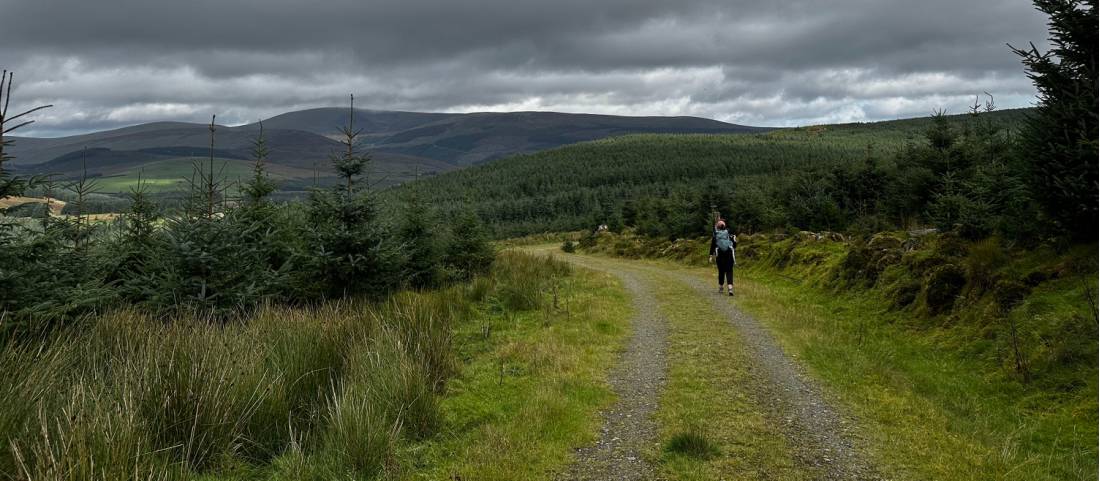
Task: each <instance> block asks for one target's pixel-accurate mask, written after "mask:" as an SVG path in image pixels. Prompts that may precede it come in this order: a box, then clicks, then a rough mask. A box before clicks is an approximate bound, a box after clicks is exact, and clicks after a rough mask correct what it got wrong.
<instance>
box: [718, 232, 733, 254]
mask: <svg viewBox="0 0 1100 481" xmlns="http://www.w3.org/2000/svg"><path fill="white" fill-rule="evenodd" d="M714 243H715V244H716V245H717V246H718V250H720V251H722V252H726V251H728V250H730V249H732V248H733V240H731V239H730V231H728V230H716V231H714Z"/></svg>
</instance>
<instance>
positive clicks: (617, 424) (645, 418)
mask: <svg viewBox="0 0 1100 481" xmlns="http://www.w3.org/2000/svg"><path fill="white" fill-rule="evenodd" d="M568 260H569V261H571V262H574V263H576V264H580V265H582V266H584V267H588V268H592V269H597V270H601V271H605V272H609V273H611V274H613V275H615V276H617V277H618V278H619V279H620V280H622V282H623V287H625V288H626V289H627V291H629V292H630V295H631V297H632V298H633V304H634V309H635V311H634V317H633V319H632V320H631V325H632V329H633V333H632V335H631V339H630V343H629V345H628V346H627V347H626V350H625V351H624V352H623V353H622V355H621V357H620V359H619V364H618V365H617V366H616V367H615V368H614V369H613V370H612V371H611V373H610V376H609V381H610V383H611V388H612V389H613V390H614V391H615V394H616V395H617V396H618V400H617V401H616V402H615V404H614V405H613V406H612V407H611V408H610V409H608V410H606V411H604V412H603V413H601V414H602V417H603V427H602V428H601V431H600V437H599V440H597V441H596V444H594V445H591V446H585V447H583V448H580V449H577V451H576V452H575V454H574V462H573V464H572V465H571V466H569V468H568V469H567V470H566V471H565V472H564V473H563V474H562V476H559V479H562V480H636V479H654V478H656V476H657V475H656V472H655V470H654V468H653V466H651V465H650V464H649V463H648V462H647V461H646V460H645V458H644V456H643V454H644V453H645V451H647V450H651V448H652V447H654V446H655V445H656V443H657V423H656V421H655V420H654V419H653V413H654V412H655V411H656V410H657V400H658V399H659V397H660V393H661V389H662V388H663V387H664V383H665V374H666V371H667V364H666V362H665V347H666V344H667V343H666V336H665V334H666V330H667V321H666V320H665V319H664V318H663V317H662V316H661V315H660V314H659V311H658V309H657V305H656V303H655V302H654V300H653V296H652V295H650V294H649V290H647V289H645V286H644V285H643V284H642V282H641V281H640V280H639V279H638V278H637V277H636V276H634V275H633V274H631V273H630V272H627V271H624V270H622V269H616V268H614V267H612V266H610V265H608V264H605V263H602V262H591V261H589V260H588V259H583V258H578V257H572V256H570V257H568Z"/></svg>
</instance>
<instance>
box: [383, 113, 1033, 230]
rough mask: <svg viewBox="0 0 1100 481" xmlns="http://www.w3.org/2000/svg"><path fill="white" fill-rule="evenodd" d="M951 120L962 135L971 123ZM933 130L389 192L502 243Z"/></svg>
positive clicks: (680, 146) (843, 131)
mask: <svg viewBox="0 0 1100 481" xmlns="http://www.w3.org/2000/svg"><path fill="white" fill-rule="evenodd" d="M1026 112H1027V109H1016V110H1003V111H996V112H992V113H989V114H982V116H981V117H980V118H979V119H977V121H978V122H990V123H993V124H995V125H997V126H998V127H1000V128H1007V129H1013V128H1015V127H1016V126H1018V125H1019V124H1020V123H1021V122H1022V121H1023V119H1024V115H1025V113H1026ZM949 120H950V122H951V123H952V124H954V125H956V126H957V127H958V128H960V129H961V128H963V127H964V126H965V125H966V124H967V122H968V121H969V117H968V116H966V115H955V116H950V117H949ZM931 125H932V121H931V119H929V118H916V119H904V120H894V121H886V122H869V123H851V124H835V125H816V126H808V127H801V128H790V129H779V130H773V131H769V132H765V133H759V134H750V135H694V134H692V135H666V134H642V135H628V136H621V137H614V138H607V139H602V140H596V141H592V142H583V143H578V144H574V145H568V146H564V147H559V148H556V149H551V150H545V151H541V152H538V153H534V154H527V155H519V156H516V157H512V158H507V159H500V160H495V161H492V162H487V163H484V164H481V165H477V166H473V167H470V168H467V169H463V170H461V171H456V172H449V173H446V174H443V175H439V176H435V177H432V178H427V179H422V180H420V181H417V182H410V183H406V184H404V185H402V186H400V187H397V188H395V189H391V190H390V191H389V192H387V193H386V195H389V196H391V198H394V199H400V198H402V197H403V193H405V192H407V191H409V190H410V189H416V191H417V192H418V196H419V197H420V198H421V199H422V200H425V201H426V202H427V203H428V204H430V205H436V206H441V209H443V210H444V211H446V210H448V209H451V208H453V207H454V206H460V205H463V204H466V203H467V202H469V203H471V204H472V205H473V207H474V208H475V209H476V210H477V212H478V213H479V214H480V215H481V217H482V218H483V219H485V220H486V222H487V223H489V224H490V225H491V226H492V227H493V229H494V230H495V233H496V235H498V236H500V237H514V236H522V235H526V234H531V233H538V232H555V231H556V232H560V231H569V230H577V229H582V228H591V227H592V226H595V225H597V224H599V223H603V222H606V219H607V218H608V216H609V215H613V214H614V213H615V212H622V215H623V216H627V215H628V214H627V213H628V212H629V211H630V208H629V207H628V203H629V201H631V199H640V198H661V199H674V200H675V201H681V200H682V201H684V202H688V199H690V198H691V196H693V195H695V196H697V195H699V194H701V193H706V192H712V191H713V192H719V191H732V190H738V189H745V188H749V187H752V188H758V187H761V186H767V185H772V184H776V183H779V182H782V181H783V180H784V179H787V178H790V177H793V176H796V175H797V174H799V173H801V172H805V171H810V170H813V169H817V168H820V167H826V168H830V167H834V166H835V167H840V166H845V165H850V164H852V163H855V162H863V161H865V159H868V158H873V159H876V161H878V162H884V163H890V162H893V161H894V158H895V153H896V152H898V151H899V150H900V149H902V148H904V146H905V145H906V144H907V143H909V142H923V141H924V133H925V132H926V131H927V129H928V128H929V127H930V126H931ZM745 190H749V189H745ZM445 213H446V212H445ZM659 214H660V213H642V212H639V213H637V215H659ZM630 215H633V214H630Z"/></svg>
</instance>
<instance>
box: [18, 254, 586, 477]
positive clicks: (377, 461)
mask: <svg viewBox="0 0 1100 481" xmlns="http://www.w3.org/2000/svg"><path fill="white" fill-rule="evenodd" d="M567 272H568V267H567V266H565V265H563V264H561V263H557V262H555V261H551V260H547V259H541V258H534V257H530V256H526V255H523V254H518V253H503V254H501V255H500V257H499V259H498V260H497V261H496V263H495V264H494V268H493V271H492V272H491V273H490V274H489V275H486V276H483V277H479V278H476V279H474V280H472V281H470V282H469V283H467V284H464V285H457V286H453V287H450V288H448V289H444V290H437V291H425V292H401V293H398V294H395V295H393V296H391V297H389V298H388V299H387V300H385V301H382V302H376V303H368V302H365V301H349V300H340V301H333V302H328V303H325V304H322V305H319V306H315V307H309V308H302V307H285V306H264V307H261V308H259V309H257V311H256V312H255V313H254V314H253V315H251V316H250V317H249V318H248V319H245V320H242V321H240V322H233V323H225V322H224V320H223V319H214V318H202V317H181V318H177V319H172V320H170V321H165V320H164V319H163V318H159V317H153V316H150V315H147V314H145V313H142V312H139V311H136V310H128V309H124V310H118V311H114V312H110V313H106V314H102V315H100V316H97V317H91V318H87V319H84V320H83V321H81V322H79V323H76V324H74V325H71V326H68V327H66V328H64V329H63V330H59V331H55V332H52V333H50V334H49V335H48V336H43V337H41V338H37V339H8V340H5V341H0V342H3V343H4V344H2V345H0V346H2V350H0V403H2V405H0V441H2V447H0V480H7V479H11V480H101V479H111V480H175V479H188V478H191V477H193V476H194V475H196V474H204V473H212V474H217V473H219V472H224V471H225V470H229V469H236V467H239V466H241V465H245V466H252V468H249V469H265V470H271V471H273V472H272V473H271V474H272V476H273V477H275V478H277V479H348V478H353V479H362V478H371V477H375V476H377V475H380V474H381V473H384V472H389V471H391V470H393V469H397V468H399V467H398V466H397V465H396V461H395V459H396V458H395V455H394V453H395V450H396V449H397V447H398V446H400V444H401V443H402V442H404V441H407V440H417V439H424V438H428V437H430V436H432V435H433V434H435V433H436V432H437V431H438V429H439V427H440V425H441V419H440V413H439V408H438V405H439V396H440V395H441V394H442V393H443V392H444V391H445V385H446V382H447V380H448V379H450V378H451V377H453V376H454V375H455V374H456V373H457V372H458V371H459V366H458V363H457V360H456V359H455V354H454V353H455V349H454V346H453V344H454V342H455V340H454V335H453V331H454V326H455V324H456V323H460V322H464V320H466V319H468V318H470V317H471V316H474V315H476V313H477V312H478V311H479V309H480V308H479V307H478V306H479V305H482V304H486V305H494V306H504V308H507V309H534V308H538V307H539V303H540V302H542V301H543V297H545V295H544V291H546V290H547V289H548V286H549V283H550V282H552V281H553V280H554V278H556V277H558V276H561V275H564V274H566V273H567Z"/></svg>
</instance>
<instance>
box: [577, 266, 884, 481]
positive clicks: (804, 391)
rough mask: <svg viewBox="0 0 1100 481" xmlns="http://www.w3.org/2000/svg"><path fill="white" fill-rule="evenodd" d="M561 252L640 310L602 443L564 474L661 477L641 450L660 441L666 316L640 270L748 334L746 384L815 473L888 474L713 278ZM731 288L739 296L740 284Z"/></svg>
mask: <svg viewBox="0 0 1100 481" xmlns="http://www.w3.org/2000/svg"><path fill="white" fill-rule="evenodd" d="M564 258H565V259H566V260H568V261H570V262H572V263H574V264H578V265H580V266H583V267H587V268H590V269H595V270H600V271H604V272H607V273H609V274H612V275H615V276H617V277H618V278H620V279H621V280H622V281H623V285H624V287H626V288H627V290H628V291H629V292H630V294H631V296H632V300H633V303H634V306H635V309H636V311H635V312H636V314H635V317H634V319H633V326H634V334H633V338H632V339H631V342H630V346H629V347H628V348H627V351H626V352H624V353H623V356H622V358H621V361H620V365H619V366H618V367H616V368H615V370H614V371H613V372H612V374H611V385H612V387H613V388H614V390H615V392H616V393H617V394H618V395H619V401H618V402H617V403H616V404H615V406H614V407H613V408H611V409H610V410H609V411H607V412H605V413H603V414H604V421H605V422H604V427H603V430H602V431H601V433H600V439H599V441H598V442H597V443H596V444H595V445H594V446H589V447H585V448H581V449H579V450H577V452H576V459H575V462H574V463H573V465H572V466H570V468H569V469H568V470H567V471H566V472H565V476H564V477H560V478H559V479H568V480H574V479H576V480H582V479H583V480H587V479H607V480H632V479H654V478H656V474H655V471H654V469H653V468H652V467H651V466H649V465H648V464H647V463H646V462H645V460H644V459H643V458H642V457H641V455H640V453H641V452H642V450H643V449H644V448H645V447H646V446H647V445H648V446H653V445H654V443H655V442H656V441H655V440H656V432H657V428H656V425H655V423H654V421H653V420H652V419H651V417H650V414H651V413H652V412H653V411H654V410H655V409H656V407H657V399H658V397H659V396H660V392H661V387H662V386H663V385H664V380H665V374H666V363H665V345H666V342H665V330H666V325H667V321H666V320H665V319H663V318H662V317H661V316H660V314H659V311H658V306H657V304H656V302H655V300H654V299H653V295H652V292H651V290H647V289H645V286H644V284H643V283H642V281H640V280H639V276H638V275H637V274H638V273H639V272H645V273H646V274H648V275H647V276H646V277H652V278H655V279H675V280H677V281H680V282H683V283H684V284H686V285H688V286H690V287H691V288H692V289H693V290H694V291H695V292H696V294H697V295H698V296H700V297H702V298H704V299H701V300H703V301H704V302H705V299H709V300H710V301H711V302H712V303H713V304H714V307H715V310H716V312H717V313H718V314H720V315H722V316H724V317H726V318H727V319H729V322H730V325H731V326H732V327H733V328H734V329H736V330H737V332H738V334H739V335H740V337H741V339H742V340H743V342H744V349H745V350H746V353H747V355H748V357H749V358H750V359H752V360H753V364H752V365H751V366H749V369H750V374H751V377H752V382H751V385H749V386H745V387H746V389H749V390H751V391H752V392H753V396H754V398H755V399H756V400H757V402H758V403H759V404H760V405H761V406H762V407H763V408H764V409H765V411H766V412H767V413H768V417H769V419H770V420H771V421H772V422H774V423H776V424H778V425H779V426H780V429H781V431H782V432H783V434H784V436H785V437H786V439H787V441H788V444H789V445H790V446H791V447H792V449H793V451H794V452H793V453H792V454H793V455H794V458H795V459H796V460H797V461H798V462H799V464H801V465H802V466H803V467H804V468H806V469H807V471H809V472H810V473H811V475H812V477H813V479H815V480H823V481H834V480H835V481H840V480H860V481H864V480H867V481H872V480H876V481H877V480H883V479H884V478H883V477H882V476H881V475H879V473H878V472H877V471H876V470H875V469H874V468H873V466H872V465H870V464H869V463H867V461H866V460H865V459H863V457H862V456H861V455H860V453H859V451H858V450H857V449H856V447H855V442H856V441H857V437H856V434H855V430H854V424H853V421H852V420H851V419H850V418H848V417H846V416H845V415H843V414H842V413H840V412H839V411H837V410H836V409H835V408H834V407H833V406H832V403H831V402H829V401H828V400H827V399H826V398H825V397H824V395H823V393H822V391H821V389H820V388H819V387H818V386H817V385H816V383H815V382H814V381H813V380H812V379H810V378H809V377H808V376H807V375H806V374H805V373H804V372H803V370H802V369H801V367H800V366H799V365H798V364H797V363H795V362H794V361H792V360H791V359H790V358H789V357H788V356H787V354H786V353H785V352H783V349H782V348H781V347H780V346H779V344H778V343H777V342H776V340H775V338H774V337H773V336H772V334H771V333H770V332H769V331H768V330H767V329H766V328H764V327H763V326H762V325H761V324H760V323H759V322H758V321H757V320H756V319H754V318H752V317H751V316H749V315H747V314H745V313H744V312H742V311H741V310H740V309H738V308H737V307H736V306H735V305H734V304H733V302H732V301H733V299H731V298H730V297H728V296H726V295H725V294H718V292H717V291H716V286H715V285H712V284H711V282H710V281H709V280H707V279H704V278H702V277H698V276H694V275H689V274H686V273H684V272H682V271H679V272H678V271H676V270H669V269H663V268H661V267H659V266H656V265H652V264H643V263H640V262H631V261H628V260H620V259H606V258H595V257H588V256H576V255H570V256H564ZM628 263H629V264H628ZM632 271H635V272H632ZM734 290H735V291H734V292H735V295H736V286H735V287H734ZM700 368H701V369H702V368H705V367H704V366H700Z"/></svg>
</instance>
